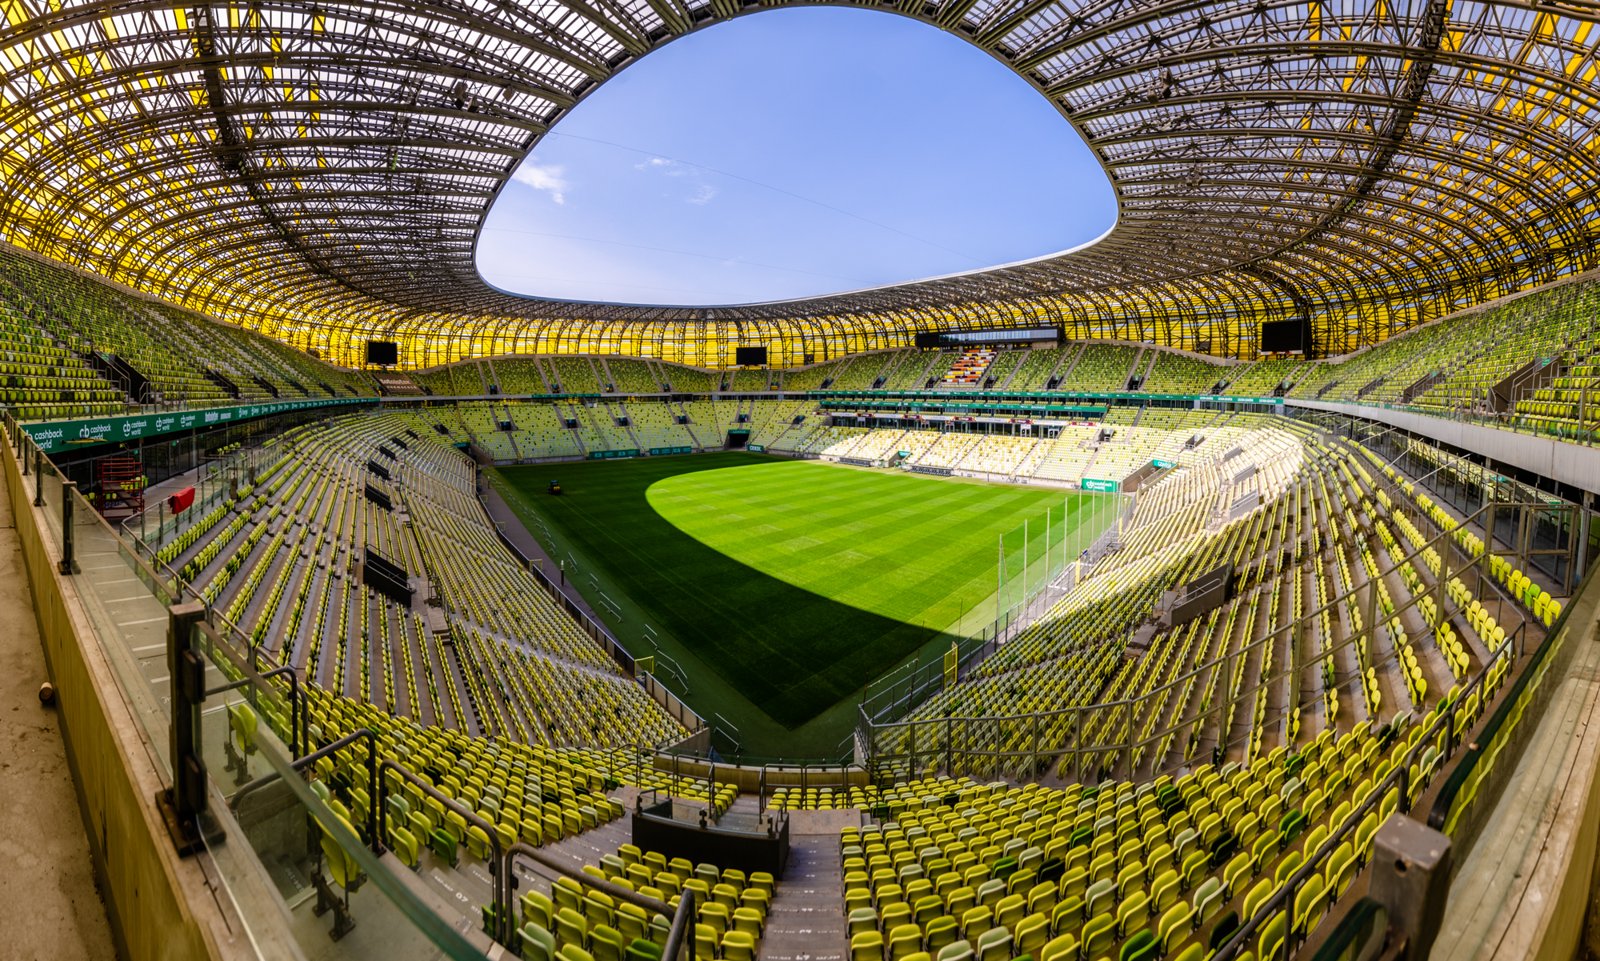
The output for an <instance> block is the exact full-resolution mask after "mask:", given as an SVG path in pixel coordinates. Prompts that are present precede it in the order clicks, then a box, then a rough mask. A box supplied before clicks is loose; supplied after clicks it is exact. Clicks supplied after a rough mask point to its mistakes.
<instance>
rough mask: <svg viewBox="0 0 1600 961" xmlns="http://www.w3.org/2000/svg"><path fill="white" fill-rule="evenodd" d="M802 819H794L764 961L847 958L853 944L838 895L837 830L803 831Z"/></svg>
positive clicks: (841, 879) (838, 960)
mask: <svg viewBox="0 0 1600 961" xmlns="http://www.w3.org/2000/svg"><path fill="white" fill-rule="evenodd" d="M797 813H804V812H797ZM857 818H858V823H859V815H857ZM799 820H800V819H798V818H793V819H791V822H790V834H789V837H790V841H789V865H788V867H787V869H786V870H785V871H784V872H783V878H782V880H781V881H780V882H779V883H778V895H777V897H776V898H774V899H773V901H772V909H771V911H770V913H768V915H767V930H766V936H765V937H763V938H762V940H761V951H760V956H761V961H844V959H845V957H846V956H847V955H848V954H849V950H850V945H849V941H848V939H847V938H846V937H845V917H844V901H843V899H842V897H841V894H840V892H841V890H842V888H843V885H844V875H843V872H842V871H841V870H840V866H839V832H838V829H837V828H834V829H832V830H831V831H829V832H828V833H817V834H803V833H799V831H800V830H802V829H804V828H805V825H803V824H797V823H796V822H797V821H799Z"/></svg>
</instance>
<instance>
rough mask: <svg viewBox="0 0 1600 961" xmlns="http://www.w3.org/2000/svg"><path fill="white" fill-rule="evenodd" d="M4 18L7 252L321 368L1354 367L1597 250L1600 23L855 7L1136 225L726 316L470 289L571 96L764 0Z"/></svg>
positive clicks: (1543, 7) (1496, 10) (3, 217)
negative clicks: (489, 346) (736, 362)
mask: <svg viewBox="0 0 1600 961" xmlns="http://www.w3.org/2000/svg"><path fill="white" fill-rule="evenodd" d="M0 5H3V8H4V11H5V14H6V18H7V25H6V27H5V29H4V33H3V35H0V52H3V60H0V64H3V70H4V83H5V86H4V105H3V108H0V109H3V112H4V121H5V122H4V130H5V133H4V134H3V135H0V138H3V139H0V143H3V144H4V148H3V151H0V172H3V174H4V176H5V182H6V184H7V190H6V192H5V194H4V204H5V206H4V210H3V212H0V231H3V232H4V234H5V235H6V236H7V237H8V238H10V239H11V240H12V241H13V242H15V243H18V244H20V245H22V246H24V247H27V248H29V249H32V250H35V251H38V252H40V253H43V254H46V255H49V256H51V257H54V258H56V259H59V260H64V261H66V262H68V263H72V264H75V265H78V266H80V267H83V268H85V269H88V270H92V271H94V272H96V273H98V274H101V275H103V276H107V277H111V278H113V279H115V280H119V281H122V282H124V283H127V284H129V285H131V286H134V287H136V288H139V289H142V290H146V291H150V292H152V293H156V294H158V295H162V296H165V297H168V298H171V299H174V300H178V301H181V302H183V303H186V304H188V305H190V306H193V307H196V308H199V309H202V310H206V311H207V312H210V313H213V314H215V315H218V316H222V317H228V318H233V319H240V320H243V321H245V322H249V323H252V324H253V325H255V326H259V327H264V328H266V329H268V330H270V331H273V332H277V333H279V334H280V335H283V336H286V337H288V338H289V339H291V340H295V339H296V338H298V339H299V341H300V342H302V343H307V344H309V343H311V342H313V341H315V340H316V339H317V338H316V337H313V336H312V335H311V333H309V332H312V331H316V330H318V329H322V330H323V331H324V334H323V336H324V338H325V331H326V329H330V328H331V329H339V328H343V329H355V328H361V329H379V330H387V331H390V332H393V333H397V334H401V335H404V334H406V333H408V332H409V333H416V334H421V333H423V332H428V333H439V332H451V331H454V332H457V333H462V332H471V331H477V332H479V333H482V332H484V331H490V332H492V331H495V330H503V329H523V330H533V329H537V328H539V327H540V323H539V322H541V321H543V320H546V319H556V318H559V319H576V320H579V321H584V322H593V321H616V322H622V323H624V324H632V323H633V322H638V321H648V322H673V321H677V322H679V323H678V324H675V325H674V324H670V323H669V324H668V327H670V328H673V329H677V330H679V331H682V330H684V329H686V328H687V325H690V324H696V323H705V322H707V321H708V320H709V321H720V322H724V323H733V324H735V327H736V328H738V326H739V325H740V324H741V323H748V322H750V321H758V322H759V321H763V320H768V321H776V322H777V323H774V324H772V325H770V327H769V328H768V329H770V330H772V331H779V332H780V333H781V332H782V331H784V330H789V329H791V328H792V327H793V326H794V325H800V326H808V327H813V328H816V327H819V325H824V326H825V325H828V324H834V325H838V326H839V329H841V330H842V329H845V328H846V327H849V328H851V329H876V328H882V329H889V330H897V331H902V332H903V331H905V330H910V329H913V328H915V327H918V326H921V327H926V326H932V325H937V324H939V323H941V322H944V321H945V320H946V319H947V318H956V319H957V321H958V322H967V323H977V322H989V321H993V320H1003V319H1009V320H1036V319H1040V318H1045V319H1050V320H1053V321H1056V322H1060V323H1063V324H1066V325H1068V326H1069V328H1072V327H1073V325H1076V329H1077V330H1078V331H1079V332H1081V333H1095V332H1099V333H1103V334H1107V335H1110V334H1113V333H1115V334H1117V335H1120V336H1125V337H1130V338H1135V339H1155V340H1159V341H1163V342H1167V343H1171V344H1174V345H1177V346H1193V347H1199V348H1200V349H1210V350H1213V351H1215V352H1218V353H1231V352H1235V351H1237V350H1238V349H1239V348H1240V347H1242V346H1245V345H1246V344H1247V343H1248V341H1249V340H1250V339H1251V338H1253V333H1254V332H1253V327H1254V321H1256V320H1261V319H1280V318H1285V317H1296V316H1306V317H1309V318H1311V319H1313V321H1314V323H1315V324H1316V326H1317V327H1318V328H1319V329H1320V330H1321V332H1322V336H1323V338H1324V340H1325V342H1327V343H1328V344H1329V346H1330V347H1331V348H1333V349H1335V350H1342V349H1345V348H1346V347H1348V346H1354V345H1356V344H1358V343H1366V342H1371V341H1374V340H1376V339H1381V338H1382V337H1383V336H1385V335H1387V334H1388V333H1391V332H1393V331H1394V330H1398V329H1401V328H1403V327H1407V326H1411V325H1413V324H1415V323H1417V322H1420V321H1422V320H1425V319H1428V317H1430V316H1437V315H1438V314H1440V313H1443V312H1446V311H1447V310H1449V309H1451V308H1453V307H1454V306H1458V305H1460V304H1464V303H1473V302H1477V301H1481V300H1485V299H1488V298H1490V297H1493V296H1496V295H1498V294H1501V293H1505V292H1507V291H1510V290H1513V289H1517V288H1520V287H1523V286H1527V285H1529V284H1531V283H1536V282H1540V281H1544V280H1548V279H1551V278H1553V277H1555V276H1557V275H1560V274H1563V273H1568V272H1572V271H1575V270H1579V269H1584V268H1587V267H1589V266H1591V265H1592V263H1593V262H1594V261H1595V259H1596V258H1595V256H1594V253H1593V243H1594V239H1595V234H1596V227H1595V208H1594V205H1595V197H1596V193H1597V189H1600V183H1597V164H1596V153H1595V148H1596V144H1597V141H1596V140H1595V138H1594V124H1595V122H1596V120H1597V119H1600V114H1597V113H1596V112H1595V111H1596V107H1597V97H1600V89H1597V87H1596V84H1595V76H1596V72H1597V70H1600V62H1597V61H1596V59H1595V56H1594V46H1595V40H1596V39H1600V37H1595V36H1591V33H1592V26H1593V22H1594V20H1595V19H1596V18H1597V17H1600V13H1597V11H1596V10H1595V9H1594V8H1592V7H1586V6H1585V7H1580V6H1578V5H1566V4H1561V3H1541V4H1537V5H1531V4H1529V5H1524V4H1516V3H1484V2H1477V0H1413V2H1399V3H1393V2H1388V0H1363V2H1350V0H1340V2H1332V3H1324V2H1317V0H1313V2H1285V0H1247V2H1171V0H1081V2H1077V0H1075V2H1052V0H953V2H947V3H942V4H935V3H913V2H900V3H895V4H887V3H886V4H882V5H875V6H872V8H873V9H882V10H888V11H893V12H897V13H901V14H905V15H908V16H913V17H916V18H918V19H921V20H924V21H927V22H929V23H932V24H936V25H938V26H940V27H942V28H944V29H947V30H950V31H952V32H954V33H956V34H958V35H960V36H962V37H965V38H966V39H968V40H969V41H971V42H972V43H974V44H976V45H977V46H979V47H981V48H982V49H984V50H986V51H988V52H989V53H991V54H992V55H993V56H994V57H996V58H997V59H998V60H1000V61H1001V62H1003V63H1005V64H1007V65H1008V66H1010V67H1011V68H1012V69H1014V70H1015V71H1017V73H1018V74H1019V75H1021V76H1022V77H1024V78H1025V79H1026V80H1028V82H1030V83H1031V84H1032V85H1034V86H1035V87H1036V88H1037V89H1038V90H1039V91H1040V92H1041V94H1043V95H1044V96H1046V97H1048V98H1050V99H1051V100H1052V101H1053V102H1054V103H1055V104H1056V105H1057V106H1058V107H1059V109H1060V110H1061V112H1062V114H1063V115H1064V116H1065V117H1066V118H1068V119H1069V120H1070V121H1071V122H1072V123H1074V124H1075V125H1076V126H1077V128H1078V130H1079V131H1080V132H1081V133H1082V134H1083V135H1084V136H1085V138H1086V139H1087V141H1088V143H1089V144H1090V145H1091V147H1092V148H1093V149H1094V150H1095V152H1096V153H1097V154H1098V155H1099V157H1100V158H1101V160H1102V162H1103V163H1104V165H1105V168H1106V171H1107V173H1108V174H1109V176H1110V178H1111V181H1112V183H1113V184H1114V186H1115V189H1116V191H1117V194H1118V198H1119V208H1120V215H1119V219H1118V223H1117V225H1116V226H1115V228H1113V229H1112V231H1111V232H1110V233H1109V234H1108V235H1107V236H1106V237H1105V238H1104V239H1103V240H1101V241H1100V242H1099V243H1097V244H1094V245H1091V246H1090V247H1088V248H1086V249H1080V250H1077V251H1074V252H1070V253H1066V254H1062V255H1058V256H1054V257H1047V258H1043V259H1039V260H1034V261H1029V262H1027V263H1023V264H1018V265H1011V266H1006V267H1001V268H996V269H992V270H987V271H981V272H977V273H972V274H965V275H959V276H953V277H945V278H939V279H933V280H927V281H921V282H916V283H911V284H901V285H896V286H891V287H884V288H879V289H874V290H867V291H858V292H852V293H846V294H836V295H830V296H824V297H816V298H810V299H805V300H797V301H787V302H779V303H770V304H757V305H746V306H738V307H730V308H717V309H715V310H712V311H707V310H691V309H685V308H652V307H639V306H620V305H607V304H574V303H570V302H561V301H550V300H539V299H529V298H524V297H520V296H515V295H511V294H506V293H503V292H500V291H497V290H494V289H491V288H490V287H488V286H487V285H486V284H485V283H484V282H483V280H482V279H481V278H480V277H479V275H478V273H477V271H476V269H475V267H474V258H473V253H474V243H475V240H476V237H477V233H478V229H479V227H480V225H481V224H482V222H483V219H484V216H485V214H486V213H487V211H488V209H489V207H490V205H491V203H492V201H493V200H494V197H495V195H496V192H497V191H498V190H499V189H500V188H501V186H502V185H503V184H504V183H505V182H506V180H507V179H508V178H509V177H510V175H511V174H512V172H513V171H514V170H515V169H516V168H517V166H518V164H519V163H520V162H521V161H522V159H523V158H524V157H525V156H526V155H527V154H528V152H529V151H530V150H531V149H532V148H533V147H534V145H535V144H536V143H537V142H538V140H539V138H540V136H541V135H542V134H543V133H544V132H545V131H546V130H548V129H550V127H551V126H552V125H553V124H555V123H556V122H557V121H558V120H560V118H561V117H562V115H563V114H564V113H565V112H566V111H567V110H568V109H570V108H571V107H572V106H573V104H574V103H576V102H577V101H578V100H579V99H580V98H582V97H583V96H584V95H585V94H587V93H589V92H590V91H592V90H594V89H595V88H596V87H597V86H598V85H599V84H602V83H604V82H605V81H606V79H607V78H609V77H611V76H612V75H614V74H615V73H616V72H617V71H619V70H621V69H623V68H625V67H626V66H627V65H628V64H629V63H631V62H633V61H634V60H637V59H639V58H640V57H643V56H645V55H647V54H648V53H649V52H650V51H651V50H653V49H654V48H656V47H658V46H660V45H662V44H664V43H667V42H669V41H671V40H672V39H673V38H675V37H677V36H681V35H683V34H684V33H687V32H689V31H691V30H694V29H697V28H700V27H703V26H706V25H708V24H712V23H715V22H717V21H719V20H723V19H727V18H729V17H733V16H737V15H740V14H743V13H747V12H752V11H757V10H762V9H768V8H770V7H772V6H780V5H782V4H781V3H769V4H765V5H760V6H757V5H749V6H741V5H740V4H739V3H736V2H724V0H710V2H704V0H694V2H690V3H684V2H682V0H543V2H537V3H535V2H530V0H451V2H416V0H408V2H405V3H395V2H390V0H362V2H336V0H335V2H304V0H276V2H258V3H249V4H243V3H241V4H235V5H223V4H218V5H211V6H195V7H183V6H174V5H172V4H169V3H165V2H163V3H152V2H147V0H118V2H115V3H111V2H76V3H75V2H71V0H64V2H63V0H0ZM862 6H864V7H865V6H868V5H865V4H863V5H862ZM905 80H906V95H907V96H908V97H914V96H916V95H917V87H916V78H915V77H907V78H905ZM957 122H959V121H958V118H957ZM952 147H953V148H954V149H959V137H957V136H954V135H953V136H952ZM524 322H526V323H524ZM544 326H546V327H548V326H549V325H544ZM591 326H593V325H592V324H591ZM763 326H764V325H763V324H760V323H756V324H755V325H753V328H752V329H754V328H762V327H763ZM663 329H666V328H663ZM728 336H730V337H735V338H737V337H739V336H746V334H744V333H738V332H736V333H731V334H729V335H728ZM418 356H421V355H418Z"/></svg>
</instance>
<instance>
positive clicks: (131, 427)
mask: <svg viewBox="0 0 1600 961" xmlns="http://www.w3.org/2000/svg"><path fill="white" fill-rule="evenodd" d="M376 402H377V400H376V398H372V397H328V398H324V399H322V400H279V401H273V402H272V403H269V404H242V405H239V406H237V407H204V408H198V409H195V410H183V411H173V412H170V413H162V414H128V415H122V416H117V417H91V418H87V419H85V420H54V421H48V422H46V423H42V424H23V425H22V429H23V430H25V431H27V432H28V436H29V437H32V438H33V441H34V443H36V444H38V445H39V449H40V450H43V451H44V452H45V453H46V454H53V453H56V452H57V451H63V450H72V449H74V448H77V447H88V446H91V445H93V444H116V443H121V442H123V441H130V440H142V439H144V438H146V437H159V436H161V435H163V434H177V433H181V432H183V431H186V430H202V429H205V428H208V427H219V426H222V425H224V424H231V423H235V422H238V421H246V420H253V419H254V418H257V417H269V416H271V415H273V414H283V413H287V412H289V411H293V410H306V409H308V408H313V407H344V406H348V405H351V404H373V403H376Z"/></svg>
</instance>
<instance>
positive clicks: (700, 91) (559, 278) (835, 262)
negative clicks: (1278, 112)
mask: <svg viewBox="0 0 1600 961" xmlns="http://www.w3.org/2000/svg"><path fill="white" fill-rule="evenodd" d="M1115 218H1116V198H1115V195H1114V192H1113V190H1112V188H1111V184H1110V181H1109V180H1108V179H1107V177H1106V175H1105V172H1104V171H1103V170H1102V168H1101V167H1100V164H1099V162H1098V160H1097V159H1096V158H1095V156H1094V154H1093V153H1092V152H1091V151H1090V150H1089V148H1088V146H1087V145H1086V144H1085V143H1084V142H1083V139H1082V138H1081V137H1080V136H1079V135H1078V133H1077V131H1076V130H1074V129H1073V127H1072V125H1071V124H1069V123H1068V122H1067V121H1066V120H1065V119H1064V118H1063V117H1062V116H1061V115H1060V114H1059V113H1058V112H1057V111H1056V109H1055V107H1054V106H1053V105H1052V104H1051V103H1050V102H1049V101H1048V100H1046V99H1045V98H1044V97H1042V96H1041V95H1040V94H1039V93H1038V91H1036V90H1034V89H1033V88H1032V87H1030V86H1029V85H1028V84H1027V83H1026V82H1025V81H1024V80H1022V78H1020V77H1018V76H1017V75H1016V74H1014V73H1013V72H1011V71H1010V70H1009V69H1007V68H1006V67H1005V66H1004V65H1003V64H1001V63H1000V62H998V61H996V60H994V59H992V58H991V57H990V56H989V55H988V54H986V53H984V52H983V51H981V50H979V49H977V48H976V47H974V46H972V45H971V44H969V43H967V42H966V41H964V40H961V39H959V38H957V37H955V36H953V35H951V34H948V33H945V32H943V31H941V30H939V29H937V28H935V27H932V26H930V25H927V24H924V23H921V22H918V21H915V20H910V19H907V18H904V17H899V16H895V15H893V14H888V13H883V12H879V11H869V10H856V9H841V8H814V9H798V10H773V11H766V12H762V13H760V14H756V15H751V16H746V17H741V18H739V19H736V20H733V21H729V22H726V23H720V24H717V25H714V26H711V27H708V28H706V29H704V30H701V31H699V32H697V33H694V34H691V35H689V36H687V37H684V38H682V39H680V40H677V41H674V42H673V43H670V44H668V45H667V46H665V47H663V48H662V49H661V50H659V51H657V52H655V53H652V54H650V55H649V56H647V57H644V58H642V59H641V60H640V62H639V63H637V64H635V65H633V66H631V67H629V68H628V69H626V70H624V71H623V72H621V73H620V74H618V75H617V76H616V77H615V78H613V79H611V80H609V81H607V82H606V83H605V84H603V85H602V86H601V87H600V88H598V89H597V90H596V91H595V92H594V93H593V94H592V95H590V96H589V97H588V98H586V99H585V100H584V101H583V102H581V103H579V104H578V105H577V106H576V107H575V108H573V110H572V111H571V112H570V113H569V114H568V115H567V116H566V117H565V118H563V119H562V120H561V122H560V123H559V124H557V126H556V127H555V129H553V130H552V131H551V132H550V133H549V134H547V135H546V136H545V138H544V139H543V140H542V141H541V142H540V144H539V145H538V147H537V148H535V150H534V151H533V153H532V154H531V155H530V156H529V157H528V158H527V160H526V161H525V162H524V163H523V164H522V166H521V167H520V168H519V169H518V170H517V172H516V174H515V175H514V177H513V179H512V181H511V182H510V183H508V184H507V185H506V187H505V189H504V190H503V191H502V192H501V194H500V196H499V197H498V199H497V200H496V202H495V204H494V206H493V208H492V209H491V210H490V211H489V214H488V217H487V218H486V220H485V222H484V227H483V232H482V235H481V237H480V239H479V243H478V251H477V259H478V270H479V271H480V273H482V274H483V276H484V278H485V279H486V280H487V281H488V282H489V283H491V284H493V285H495V286H496V287H500V288H502V289H504V290H508V291H513V292H516V293H521V294H526V295H529V296H536V297H549V298H561V299H574V300H590V301H604V302H614V303H635V304H677V305H692V306H702V305H713V304H738V303H752V302H761V301H770V300H787V299H791V298H796V297H809V296H817V295H822V294H830V293H836V292H840V291H848V290H857V289H861V288H867V287H877V286H883V285H886V284H895V283H901V282H905V281H910V280H917V279H920V278H924V277H932V276H939V275H943V274H951V273H961V272H966V271H972V270H981V269H984V268H987V267H992V266H996V265H999V264H1004V263H1010V262H1014V261H1018V260H1024V259H1031V258H1035V257H1040V256H1044V255H1048V254H1053V253H1057V252H1059V251H1062V250H1065V249H1069V248H1071V247H1075V246H1078V245H1081V244H1084V243H1087V242H1089V241H1091V240H1093V239H1094V238H1096V237H1098V236H1100V235H1101V234H1103V233H1104V232H1105V231H1106V230H1107V229H1109V228H1110V227H1111V225H1112V223H1113V222H1114V221H1115Z"/></svg>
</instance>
